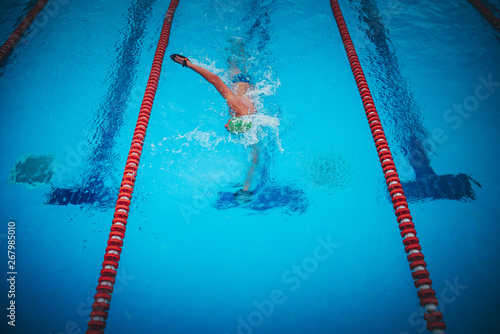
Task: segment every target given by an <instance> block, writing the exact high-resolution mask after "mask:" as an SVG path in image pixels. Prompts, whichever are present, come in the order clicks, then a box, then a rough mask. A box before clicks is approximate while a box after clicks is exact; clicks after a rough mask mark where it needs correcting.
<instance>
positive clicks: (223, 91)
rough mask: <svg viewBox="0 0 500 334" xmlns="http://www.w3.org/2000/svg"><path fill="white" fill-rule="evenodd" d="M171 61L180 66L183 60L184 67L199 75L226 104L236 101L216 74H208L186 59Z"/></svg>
mask: <svg viewBox="0 0 500 334" xmlns="http://www.w3.org/2000/svg"><path fill="white" fill-rule="evenodd" d="M173 60H174V61H175V62H176V63H179V64H182V63H183V62H184V60H185V61H186V67H188V68H190V69H192V70H193V71H195V72H196V73H198V74H199V75H201V76H202V77H203V78H204V79H205V80H207V81H208V82H210V83H211V84H212V85H213V86H214V87H215V88H216V89H217V91H218V92H219V93H220V95H222V97H223V98H224V99H225V100H226V101H227V103H228V104H230V103H232V102H233V101H232V100H234V99H236V95H235V94H234V93H233V91H232V90H231V89H230V88H229V87H228V86H227V85H226V84H225V83H224V82H223V81H222V79H221V78H219V76H218V75H217V74H214V73H212V72H210V71H209V70H207V69H206V68H203V67H201V66H198V65H195V64H193V63H192V62H191V61H190V60H189V59H187V58H182V57H179V56H176V57H175V58H174V59H173Z"/></svg>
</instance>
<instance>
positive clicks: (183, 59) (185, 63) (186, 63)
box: [170, 53, 192, 68]
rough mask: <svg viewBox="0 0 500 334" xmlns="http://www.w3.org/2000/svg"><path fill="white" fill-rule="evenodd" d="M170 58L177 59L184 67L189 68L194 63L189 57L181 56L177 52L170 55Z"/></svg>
mask: <svg viewBox="0 0 500 334" xmlns="http://www.w3.org/2000/svg"><path fill="white" fill-rule="evenodd" d="M170 59H172V60H173V61H175V62H176V63H178V64H181V65H182V67H187V68H189V67H191V65H192V63H191V61H190V60H189V59H188V58H187V57H184V56H181V55H178V54H175V53H174V54H173V55H171V56H170Z"/></svg>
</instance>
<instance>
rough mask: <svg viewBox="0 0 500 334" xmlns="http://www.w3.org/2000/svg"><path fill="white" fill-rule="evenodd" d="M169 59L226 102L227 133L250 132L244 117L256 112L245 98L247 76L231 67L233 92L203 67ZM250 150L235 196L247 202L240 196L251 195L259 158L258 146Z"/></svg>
mask: <svg viewBox="0 0 500 334" xmlns="http://www.w3.org/2000/svg"><path fill="white" fill-rule="evenodd" d="M170 58H171V59H172V60H173V61H174V62H176V63H178V64H181V65H182V66H183V67H187V68H190V69H192V70H193V71H195V72H196V73H198V74H199V75H201V76H202V77H203V78H204V79H205V80H207V81H208V82H209V83H211V84H212V85H213V86H214V87H215V88H216V89H217V91H218V92H219V93H220V95H222V97H223V98H224V99H225V100H226V103H227V105H228V106H229V113H230V114H231V116H232V118H231V119H229V121H228V122H227V124H226V125H225V127H226V129H227V131H229V132H232V133H236V134H237V133H243V132H246V131H248V130H250V128H251V127H252V122H251V120H250V119H248V117H246V116H249V115H253V114H255V113H256V112H257V110H256V109H255V106H254V104H253V102H252V101H251V100H250V99H249V98H248V97H246V94H247V92H248V90H249V89H250V86H251V79H250V76H249V75H248V74H245V73H242V72H241V71H240V70H239V69H238V68H237V67H233V68H232V69H231V74H232V75H233V79H232V80H231V81H232V83H233V85H232V88H233V90H234V92H233V90H231V89H230V88H229V87H228V86H227V85H226V84H225V83H224V82H223V81H222V79H221V78H219V76H218V75H216V74H214V73H212V72H210V71H209V70H207V69H205V68H203V67H200V66H197V65H194V64H193V63H192V62H191V61H190V60H189V59H188V58H186V57H184V56H181V55H178V54H173V55H171V56H170ZM252 148H253V149H252V165H251V166H250V168H249V170H248V173H247V177H246V180H245V183H244V186H243V189H242V190H241V191H239V192H237V193H236V194H235V197H236V198H237V199H239V198H244V199H245V200H247V199H248V196H242V194H246V195H252V192H249V188H250V183H251V181H252V179H253V175H254V172H255V167H256V165H257V163H258V156H259V148H258V146H257V145H256V144H255V145H252Z"/></svg>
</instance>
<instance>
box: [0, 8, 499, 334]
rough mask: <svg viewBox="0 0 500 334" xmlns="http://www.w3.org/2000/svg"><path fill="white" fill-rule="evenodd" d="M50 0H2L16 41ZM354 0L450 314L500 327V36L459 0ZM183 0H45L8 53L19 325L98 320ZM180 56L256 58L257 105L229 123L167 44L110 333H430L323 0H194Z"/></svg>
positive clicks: (349, 16) (5, 128)
mask: <svg viewBox="0 0 500 334" xmlns="http://www.w3.org/2000/svg"><path fill="white" fill-rule="evenodd" d="M34 3H36V1H26V0H24V1H14V0H2V1H1V3H0V13H1V14H0V41H1V42H2V43H3V41H5V40H6V39H7V38H8V36H9V34H10V33H11V32H12V31H13V30H14V29H15V27H16V26H17V25H18V24H19V22H20V21H21V20H22V18H23V17H24V16H25V15H26V13H27V12H28V11H29V9H30V8H31V7H32V6H33V5H34ZM485 3H486V4H487V5H488V7H490V8H491V9H492V10H493V12H494V13H495V14H496V15H497V16H500V10H499V9H500V2H499V1H497V0H488V1H485ZM340 6H341V8H342V10H343V13H344V17H345V19H346V23H347V25H348V27H349V29H350V33H351V36H352V38H353V41H354V43H355V46H356V48H357V51H358V55H359V57H360V60H361V62H362V66H363V68H364V72H365V74H366V76H367V80H368V83H369V84H370V87H371V91H372V94H373V97H374V99H375V102H376V104H377V108H378V111H379V114H380V117H381V119H382V122H383V125H384V128H385V131H386V136H387V138H388V141H389V144H390V146H391V149H392V152H393V155H394V157H395V161H396V165H397V167H398V170H399V172H400V177H401V179H402V181H403V182H404V187H405V191H406V193H407V195H408V198H409V205H410V210H411V212H412V216H413V218H414V223H415V225H416V229H417V231H418V236H419V238H420V244H421V245H422V251H423V253H424V254H425V256H426V261H427V264H428V269H429V271H430V273H431V278H432V280H433V282H434V284H433V288H434V289H435V290H436V292H437V297H438V299H439V300H440V309H441V310H442V311H443V314H444V317H445V321H446V324H447V326H448V329H449V330H448V332H449V333H475V332H484V333H493V332H498V330H499V329H500V321H499V318H498V312H499V310H500V302H499V300H500V289H499V286H498V283H497V282H498V279H497V277H498V275H499V274H500V269H499V266H497V265H499V264H500V262H499V257H498V253H499V251H500V243H499V241H498V237H497V235H498V233H499V230H500V229H499V227H498V219H499V218H500V210H499V207H498V204H495V203H498V202H499V199H500V196H499V191H498V189H499V187H500V177H499V174H498V171H499V170H500V162H499V160H498V157H499V155H500V118H499V117H498V111H499V105H500V62H499V61H498V60H499V59H500V35H499V34H498V33H497V32H496V31H495V30H494V29H493V28H492V27H491V25H490V24H489V23H488V22H487V21H486V20H485V19H484V18H483V17H482V16H481V15H480V14H479V13H478V12H477V10H476V9H475V8H474V7H473V6H471V5H470V4H469V3H468V2H467V1H465V0H464V1H455V2H453V3H448V2H435V1H428V0H419V1H413V2H411V4H408V3H407V2H402V1H397V0H394V1H388V2H387V1H379V0H360V1H340ZM167 7H168V2H166V1H158V0H127V1H115V0H97V1H92V2H88V1H87V2H83V1H75V0H50V1H49V5H48V6H47V8H46V9H45V11H44V12H42V14H41V16H40V17H39V18H38V19H37V20H36V21H35V23H34V25H33V27H32V28H31V29H30V30H29V31H28V33H27V34H26V36H25V37H23V39H22V40H21V42H20V43H19V44H18V45H17V46H16V48H15V49H14V51H13V52H12V53H11V54H10V55H9V57H8V59H6V60H5V61H4V62H2V63H1V64H0V92H1V93H0V108H1V113H0V115H1V116H0V117H1V119H0V121H1V129H2V135H3V145H2V155H1V160H0V175H1V178H2V180H3V182H0V184H1V193H0V194H1V195H0V196H1V200H0V210H1V214H2V222H1V224H2V226H1V230H0V242H1V243H0V244H1V247H2V249H1V252H2V253H3V254H4V256H3V257H2V261H4V262H3V263H2V268H3V269H2V271H3V274H2V275H3V276H2V277H4V279H2V285H1V289H2V290H1V295H2V307H1V308H2V316H1V319H2V321H1V326H2V327H1V328H2V333H34V332H36V333H53V334H60V333H84V332H85V330H86V323H87V321H88V319H89V318H88V316H89V313H90V311H91V308H90V305H91V304H92V302H93V296H94V293H95V287H96V285H97V279H98V277H99V271H100V268H101V264H102V260H103V255H104V250H105V247H106V242H107V239H108V231H109V228H110V226H111V220H112V217H113V213H114V202H115V200H116V196H117V189H118V187H119V184H120V181H121V176H122V173H123V168H124V165H125V160H126V158H127V154H128V150H129V146H130V142H131V140H132V133H133V129H134V127H135V122H136V120H137V115H138V112H139V106H140V102H141V100H142V95H143V93H144V90H145V85H146V80H147V77H148V75H149V70H150V68H151V63H152V59H153V55H154V51H155V48H156V44H157V41H158V38H159V33H160V29H161V25H162V22H163V18H164V14H165V12H166V10H167ZM172 53H181V54H184V55H186V56H189V57H190V59H192V60H193V62H196V63H198V64H200V65H202V66H204V67H206V68H208V69H210V70H212V71H214V72H215V73H217V74H219V75H220V76H221V77H222V78H223V80H225V81H226V82H227V83H229V82H230V79H231V78H230V75H229V74H228V71H227V69H228V62H229V61H231V60H232V61H236V62H244V63H245V65H246V67H247V70H248V73H249V74H250V75H251V76H252V77H253V80H254V84H255V85H254V88H253V90H252V91H251V92H250V95H251V97H252V98H253V99H254V100H255V102H256V104H257V105H258V106H259V109H260V115H261V116H259V119H258V120H257V121H256V123H257V124H258V126H257V127H255V129H256V131H254V132H251V133H250V134H248V135H246V136H240V137H236V136H231V135H229V134H228V133H227V131H226V129H225V128H224V127H223V125H224V124H225V123H226V122H227V120H228V118H229V114H228V112H227V106H226V104H225V102H224V100H223V99H222V98H221V97H220V96H219V95H218V94H217V92H216V90H215V89H214V88H213V87H211V86H210V85H209V84H208V83H206V82H204V80H203V79H202V78H201V77H200V76H198V75H197V74H196V73H194V72H192V71H190V70H188V69H185V68H182V67H181V66H179V65H177V64H174V63H173V62H172V61H171V60H170V59H168V58H167V57H166V58H165V61H164V64H163V70H162V75H161V78H160V83H159V87H158V91H157V95H156V99H155V103H154V106H153V110H152V114H151V119H150V123H149V127H148V132H147V137H146V142H145V146H144V151H143V154H142V159H141V164H140V168H139V171H138V177H137V181H136V186H135V191H134V195H133V200H132V206H131V211H130V217H129V222H128V225H127V234H126V238H125V240H124V247H123V252H122V256H121V260H120V267H119V269H118V277H117V283H116V285H115V291H114V293H113V299H112V301H111V308H110V312H109V318H108V322H107V329H106V332H107V333H218V334H225V333H230V334H234V333H246V334H249V333H256V334H257V333H263V334H265V333H315V334H316V333H317V334H319V333H347V332H349V333H381V332H384V333H394V334H409V333H412V334H413V333H423V332H425V322H424V321H423V319H422V316H421V315H422V308H421V307H420V306H419V303H418V298H417V296H416V289H415V287H414V286H413V281H412V279H411V273H410V269H409V268H408V263H407V260H406V254H405V252H404V249H403V245H402V242H401V236H400V235H399V229H398V226H397V222H396V219H395V217H394V212H393V209H392V205H391V203H390V201H389V197H388V193H387V189H386V186H385V182H384V179H383V174H382V171H381V167H380V164H379V161H378V157H377V154H376V151H375V147H374V144H373V141H372V138H371V134H370V131H369V127H368V124H367V121H366V118H365V116H364V110H363V107H362V104H361V101H360V97H359V94H358V91H357V88H356V85H355V82H354V79H353V76H352V73H351V69H350V67H349V64H348V61H347V58H346V55H345V51H344V49H343V45H342V42H341V39H340V35H339V33H338V29H337V27H336V23H335V20H334V18H333V15H332V11H331V8H330V4H329V2H328V1H324V0H322V1H320V0H314V1H312V0H311V1H307V2H302V1H295V0H289V1H285V0H280V1H269V0H264V1H250V0H228V1H222V0H200V1H188V0H180V4H179V6H178V9H177V12H176V14H175V19H174V23H173V26H172V32H171V37H170V44H169V46H168V48H167V54H168V55H169V54H172ZM253 145H255V146H256V147H258V150H259V159H258V163H257V165H256V168H255V173H254V179H253V180H252V184H251V188H252V190H253V195H252V196H250V197H249V198H236V199H235V196H234V194H235V193H236V192H237V191H238V190H239V189H241V187H242V185H243V183H244V181H245V176H246V174H247V171H248V169H249V168H250V167H251V166H252V157H251V152H252V147H253ZM9 221H13V222H15V226H16V229H15V233H16V249H15V251H16V270H17V273H18V274H17V276H16V285H15V289H16V292H15V302H16V323H15V324H16V326H15V327H12V326H9V325H8V324H7V321H8V318H7V317H6V314H7V311H6V308H7V305H8V304H7V303H8V302H9V300H11V299H9V298H8V297H7V292H8V291H9V285H8V284H7V280H6V278H8V277H7V271H8V270H7V257H6V256H5V255H6V253H7V233H8V222H9Z"/></svg>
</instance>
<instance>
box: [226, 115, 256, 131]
mask: <svg viewBox="0 0 500 334" xmlns="http://www.w3.org/2000/svg"><path fill="white" fill-rule="evenodd" d="M251 127H252V121H250V120H249V119H245V118H243V117H233V118H231V119H230V120H229V122H227V124H226V128H227V131H229V132H232V133H243V132H247V131H248V130H250V128H251Z"/></svg>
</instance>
